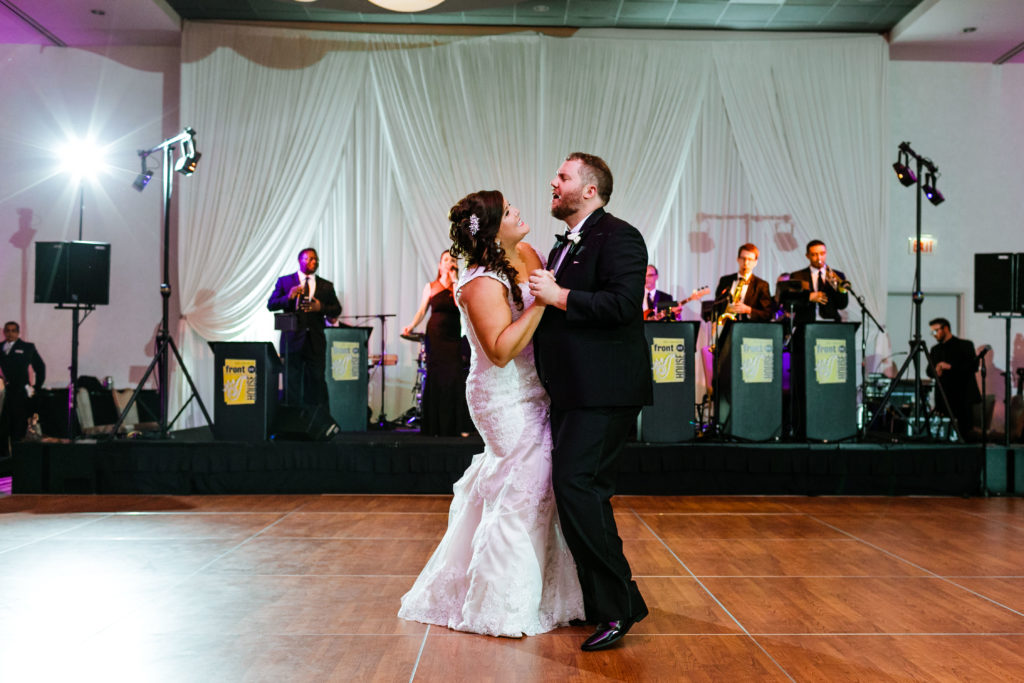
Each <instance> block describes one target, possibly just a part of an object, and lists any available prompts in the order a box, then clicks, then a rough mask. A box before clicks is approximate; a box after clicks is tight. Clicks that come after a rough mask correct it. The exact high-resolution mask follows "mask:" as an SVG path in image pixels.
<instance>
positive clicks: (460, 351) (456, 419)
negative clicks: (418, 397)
mask: <svg viewBox="0 0 1024 683" xmlns="http://www.w3.org/2000/svg"><path fill="white" fill-rule="evenodd" d="M457 277H458V267H457V265H456V262H455V259H454V258H452V255H451V254H449V253H448V252H447V251H445V252H444V253H442V254H441V260H440V262H439V263H438V264H437V279H436V280H434V281H433V282H428V283H427V284H426V286H425V287H424V288H423V297H422V299H421V301H420V307H419V310H418V311H416V317H415V318H414V319H413V321H412V324H411V325H408V326H407V327H405V328H404V329H403V330H402V334H409V333H411V332H412V331H413V329H415V327H416V326H417V325H419V324H420V321H421V320H423V317H424V316H425V315H426V314H427V310H428V309H429V311H430V318H429V319H428V320H427V333H426V353H427V379H426V382H425V384H424V387H423V415H422V417H421V419H420V434H424V435H428V436H458V435H460V434H461V435H465V434H466V433H467V432H468V431H469V428H470V427H469V425H470V419H469V408H467V407H466V360H465V357H466V356H467V355H468V353H467V349H466V348H465V341H464V339H463V336H462V324H461V322H460V319H459V309H458V306H456V304H455V297H454V296H453V289H454V286H455V280H456V278H457Z"/></svg>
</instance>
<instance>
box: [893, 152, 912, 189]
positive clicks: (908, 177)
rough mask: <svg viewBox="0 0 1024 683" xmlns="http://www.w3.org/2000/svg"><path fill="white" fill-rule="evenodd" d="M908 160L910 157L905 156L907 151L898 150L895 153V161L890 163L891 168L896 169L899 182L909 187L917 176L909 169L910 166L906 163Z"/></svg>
mask: <svg viewBox="0 0 1024 683" xmlns="http://www.w3.org/2000/svg"><path fill="white" fill-rule="evenodd" d="M909 161H910V158H909V157H908V156H907V153H906V152H904V151H900V152H899V154H897V155H896V163H895V164H893V165H892V168H893V170H894V171H896V177H897V178H899V179H900V182H901V183H903V185H904V186H905V187H910V186H911V185H913V184H914V183H916V182H917V176H916V175H915V174H914V172H913V171H912V170H911V169H910V166H908V165H907V162H909Z"/></svg>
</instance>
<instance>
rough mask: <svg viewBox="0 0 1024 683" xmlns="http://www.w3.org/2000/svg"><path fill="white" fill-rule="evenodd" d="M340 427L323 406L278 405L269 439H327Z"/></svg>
mask: <svg viewBox="0 0 1024 683" xmlns="http://www.w3.org/2000/svg"><path fill="white" fill-rule="evenodd" d="M339 431H341V430H340V429H338V425H337V423H335V421H334V419H333V418H332V417H331V413H330V411H329V410H328V409H327V408H326V406H324V407H317V408H296V407H294V406H278V408H277V415H276V416H275V417H274V425H273V429H272V430H271V435H270V439H271V441H329V440H330V439H332V438H334V435H335V434H337V433H338V432H339Z"/></svg>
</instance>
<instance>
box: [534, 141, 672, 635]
mask: <svg viewBox="0 0 1024 683" xmlns="http://www.w3.org/2000/svg"><path fill="white" fill-rule="evenodd" d="M551 189H552V198H551V215H552V216H554V217H555V218H558V219H560V220H563V221H565V224H566V226H568V228H569V230H568V231H567V233H566V234H565V235H564V236H560V240H559V243H558V244H557V245H556V246H555V248H554V249H552V251H551V254H550V255H549V257H548V268H550V270H535V271H533V273H531V274H530V290H531V291H532V292H533V294H534V297H535V298H536V300H537V301H540V302H542V303H544V304H545V305H547V310H545V311H544V316H543V318H541V322H540V325H539V326H538V328H537V332H536V334H535V335H534V339H533V344H534V355H535V360H536V363H537V374H538V376H539V377H540V381H541V383H542V384H543V385H544V388H545V389H546V390H547V392H548V395H549V396H550V397H551V432H552V437H553V441H554V447H553V449H552V453H551V468H552V469H551V480H552V481H551V483H552V486H553V488H554V492H555V502H556V504H557V506H558V518H559V521H560V523H561V525H562V533H563V534H564V535H565V540H566V543H567V544H568V546H569V549H570V550H571V551H572V554H573V558H574V559H575V561H576V571H577V573H578V575H579V579H580V587H581V588H582V589H583V606H584V609H585V610H586V616H587V621H588V622H591V623H593V624H596V625H597V629H596V630H595V631H594V633H593V635H591V636H590V637H589V638H587V640H586V641H585V642H584V643H583V645H582V646H581V648H582V649H583V650H585V651H591V650H601V649H604V648H607V647H610V646H612V645H614V644H615V643H617V642H618V641H619V640H621V639H622V637H623V636H625V635H626V633H627V632H628V631H629V629H630V628H631V627H632V626H633V624H635V623H636V622H638V621H640V620H641V619H643V618H644V617H646V616H647V605H646V604H645V603H644V599H643V597H642V596H641V595H640V590H639V589H638V588H637V585H636V582H635V581H633V578H632V572H631V571H630V568H629V563H628V562H627V561H626V557H625V555H624V554H623V552H622V540H621V539H620V538H619V533H618V530H617V528H616V526H615V518H614V516H613V514H612V506H611V497H612V495H613V494H614V493H615V474H616V471H617V462H618V460H619V456H620V455H621V453H622V450H623V447H624V446H625V444H626V439H627V437H628V436H629V432H630V428H631V427H632V426H633V425H634V424H635V423H636V418H637V415H638V414H639V412H640V408H641V406H644V405H649V404H650V403H651V400H652V385H651V357H650V351H649V349H648V347H647V340H646V338H645V336H644V322H643V315H642V298H643V292H644V274H645V269H646V267H647V245H646V244H645V243H644V238H643V236H642V235H641V234H640V231H639V230H637V229H636V228H634V227H633V226H632V225H630V224H629V223H627V222H625V221H623V220H621V219H619V218H616V217H615V216H613V215H611V214H610V213H608V212H607V211H605V209H604V207H605V205H606V204H607V203H608V200H609V198H610V197H611V193H612V174H611V171H610V170H609V169H608V165H607V164H606V163H605V162H604V161H603V160H602V159H600V158H599V157H596V156H593V155H591V154H584V153H581V152H576V153H573V154H570V155H569V157H568V158H567V159H566V161H565V162H564V163H563V164H562V166H561V167H560V168H559V169H558V172H557V173H556V174H555V177H554V178H553V179H552V181H551Z"/></svg>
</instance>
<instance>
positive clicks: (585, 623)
mask: <svg viewBox="0 0 1024 683" xmlns="http://www.w3.org/2000/svg"><path fill="white" fill-rule="evenodd" d="M596 625H597V622H596V621H590V620H588V619H570V620H569V626H596Z"/></svg>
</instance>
